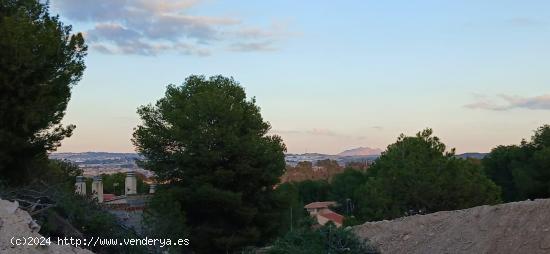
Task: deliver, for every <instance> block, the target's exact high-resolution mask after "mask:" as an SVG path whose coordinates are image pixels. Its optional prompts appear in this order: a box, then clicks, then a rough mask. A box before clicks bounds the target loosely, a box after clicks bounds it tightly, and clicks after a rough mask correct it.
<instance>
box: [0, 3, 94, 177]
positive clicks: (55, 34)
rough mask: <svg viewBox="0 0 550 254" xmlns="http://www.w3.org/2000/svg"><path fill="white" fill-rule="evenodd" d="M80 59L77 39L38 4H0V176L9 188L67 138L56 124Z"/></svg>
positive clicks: (81, 48) (78, 72) (75, 79)
mask: <svg viewBox="0 0 550 254" xmlns="http://www.w3.org/2000/svg"><path fill="white" fill-rule="evenodd" d="M85 55H86V45H85V44H84V39H83V37H82V35H81V34H80V33H78V34H75V35H72V34H71V26H66V25H64V24H63V23H61V22H60V21H59V17H58V16H53V15H51V14H50V13H49V11H48V6H47V4H45V3H44V2H43V1H37V0H2V1H0V175H1V176H2V178H4V179H5V180H6V181H8V182H9V183H10V184H15V185H17V184H21V183H23V182H26V181H28V180H29V178H30V177H31V174H33V173H35V172H36V171H37V170H39V168H41V167H43V166H45V165H47V163H48V162H47V156H46V152H47V151H53V150H55V149H56V148H57V147H58V146H59V143H60V141H61V140H62V139H63V138H65V137H68V136H70V135H71V133H72V131H73V129H74V126H73V125H68V126H62V125H61V124H60V122H61V119H62V118H63V116H64V113H65V109H66V107H67V103H68V102H69V98H70V96H71V87H72V86H73V85H75V84H76V83H77V82H78V81H79V80H80V78H81V76H82V73H83V71H84V56H85Z"/></svg>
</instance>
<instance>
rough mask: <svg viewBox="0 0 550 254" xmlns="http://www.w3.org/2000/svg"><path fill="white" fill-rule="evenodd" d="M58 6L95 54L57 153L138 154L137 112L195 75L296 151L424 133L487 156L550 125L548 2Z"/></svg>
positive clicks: (57, 0)
mask: <svg viewBox="0 0 550 254" xmlns="http://www.w3.org/2000/svg"><path fill="white" fill-rule="evenodd" d="M52 2H53V8H52V11H54V12H56V13H60V15H61V17H62V20H63V21H64V22H66V23H68V24H72V25H73V27H74V30H75V31H82V32H86V37H87V38H88V41H89V44H90V50H89V54H88V57H87V59H86V65H87V69H86V72H85V74H84V77H83V79H82V81H81V82H80V83H79V84H78V86H76V87H75V88H74V90H73V97H72V100H71V102H70V104H69V107H68V111H67V116H66V118H65V123H74V124H76V125H77V129H76V131H75V134H74V136H73V137H71V138H70V139H67V140H66V141H64V142H63V146H62V147H61V149H60V151H74V152H77V151H133V148H132V145H131V143H130V137H131V133H132V129H133V128H134V127H135V126H136V125H137V124H138V122H139V119H138V117H137V115H136V113H135V111H136V108H137V107H138V106H139V105H143V104H148V103H153V102H155V101H156V100H157V99H159V98H160V97H162V95H163V93H164V90H165V87H166V85H168V84H170V83H173V84H179V83H181V82H182V81H183V80H184V79H185V77H187V76H189V75H191V74H204V75H207V76H208V75H216V74H222V75H227V76H233V77H234V78H235V79H236V80H238V81H239V82H241V84H242V85H243V86H244V87H245V88H246V92H247V94H248V95H249V96H255V97H256V98H257V102H258V104H259V106H260V107H261V108H262V114H263V117H264V119H265V120H267V121H269V122H270V123H271V125H272V127H273V133H277V134H280V135H281V136H282V137H283V139H284V141H285V143H286V144H287V147H288V150H289V152H294V153H302V152H305V151H307V152H323V153H337V152H340V151H342V150H344V149H349V148H353V147H357V146H369V147H379V148H385V147H386V146H387V145H388V144H390V143H392V142H394V141H395V139H396V137H397V136H398V135H399V134H400V133H405V134H410V135H412V134H414V133H416V132H417V131H419V130H421V129H423V128H425V127H432V128H433V129H434V131H435V133H436V135H438V136H439V137H441V138H442V139H443V141H444V142H445V143H446V144H447V145H448V146H449V147H456V148H457V151H458V152H470V151H480V152H486V151H489V150H490V149H491V148H492V147H494V146H496V145H499V144H512V143H519V141H520V140H521V138H527V137H529V136H530V135H531V134H532V130H534V129H535V128H536V127H538V126H540V125H542V124H544V123H550V71H549V70H548V69H549V67H550V49H549V46H548V45H550V2H548V1H218V0H208V1H179V0H174V1H130V0H128V1H125V0H110V1H107V0H101V1H100V0H95V1H94V0H86V1H72V0H53V1H52Z"/></svg>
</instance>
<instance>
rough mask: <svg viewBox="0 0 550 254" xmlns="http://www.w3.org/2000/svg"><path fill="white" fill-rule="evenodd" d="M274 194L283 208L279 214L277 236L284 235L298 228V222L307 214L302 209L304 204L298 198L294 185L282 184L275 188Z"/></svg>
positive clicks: (296, 187) (296, 188) (298, 194)
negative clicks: (279, 223) (279, 225)
mask: <svg viewBox="0 0 550 254" xmlns="http://www.w3.org/2000/svg"><path fill="white" fill-rule="evenodd" d="M275 193H276V195H277V197H278V199H279V200H281V203H282V206H283V207H284V208H285V209H284V210H283V211H282V213H281V218H280V222H281V227H280V231H279V235H284V234H286V233H287V232H288V231H290V230H292V229H293V228H297V227H299V226H300V225H299V223H300V221H302V220H303V219H304V218H305V217H307V216H308V214H307V212H306V211H305V209H304V202H303V200H302V199H301V197H300V193H299V190H298V186H297V185H296V184H293V183H283V184H281V185H279V186H277V189H276V190H275Z"/></svg>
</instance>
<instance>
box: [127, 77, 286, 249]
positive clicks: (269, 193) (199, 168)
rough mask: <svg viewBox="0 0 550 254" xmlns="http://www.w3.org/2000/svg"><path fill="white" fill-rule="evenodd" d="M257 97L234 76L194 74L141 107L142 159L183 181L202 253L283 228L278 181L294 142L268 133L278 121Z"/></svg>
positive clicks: (163, 175)
mask: <svg viewBox="0 0 550 254" xmlns="http://www.w3.org/2000/svg"><path fill="white" fill-rule="evenodd" d="M255 103H256V101H255V99H250V100H249V99H247V98H246V93H245V91H244V89H243V88H242V87H241V86H240V85H239V84H238V83H237V82H236V81H235V80H233V79H232V78H227V77H223V76H213V77H210V78H205V77H204V76H190V77H188V78H187V79H186V80H185V82H184V83H183V84H182V85H181V86H174V85H170V86H168V88H167V90H166V94H165V97H164V98H162V99H160V100H158V101H157V102H156V104H155V105H147V106H143V107H140V108H139V109H138V114H139V115H140V117H141V119H142V124H141V125H139V126H138V127H137V128H136V129H135V132H134V138H133V142H134V144H135V146H136V148H137V150H138V152H139V153H141V154H142V155H144V157H145V158H146V159H145V160H144V161H143V162H141V165H142V166H144V167H145V168H146V169H149V170H152V171H154V172H155V174H156V176H157V177H158V180H159V181H161V182H167V183H169V184H171V185H173V186H177V187H180V188H182V192H181V193H183V195H181V196H177V197H178V200H177V202H174V203H177V204H181V212H182V213H183V212H184V211H185V216H186V219H185V221H186V222H187V227H188V229H189V233H190V236H191V242H192V243H193V244H192V247H193V248H194V249H195V251H197V252H199V253H223V252H232V251H235V250H238V249H239V248H241V247H243V246H246V245H254V244H260V243H262V242H265V241H266V240H268V239H269V238H271V237H272V236H273V235H274V234H275V233H277V231H278V230H279V225H278V221H279V219H280V212H279V210H280V208H281V207H280V205H279V203H278V202H277V198H276V195H275V194H274V186H275V185H276V184H277V183H278V182H279V177H280V176H281V175H282V174H283V171H284V168H285V161H284V152H285V151H286V148H285V146H284V144H283V142H282V140H281V138H280V137H278V136H270V135H267V133H268V131H269V129H270V125H269V123H267V122H265V121H264V120H263V119H262V116H261V114H260V108H259V107H258V106H257V105H256V104H255ZM161 190H162V189H161ZM153 204H154V203H153ZM165 205H171V204H170V203H169V204H165ZM175 208H177V207H175Z"/></svg>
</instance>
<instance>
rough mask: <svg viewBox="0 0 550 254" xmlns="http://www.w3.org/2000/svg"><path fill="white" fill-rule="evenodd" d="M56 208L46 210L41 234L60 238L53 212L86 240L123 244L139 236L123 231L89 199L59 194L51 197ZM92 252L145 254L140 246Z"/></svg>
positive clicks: (62, 192)
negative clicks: (114, 240) (111, 240)
mask: <svg viewBox="0 0 550 254" xmlns="http://www.w3.org/2000/svg"><path fill="white" fill-rule="evenodd" d="M53 199H54V200H55V201H56V207H55V208H54V209H53V210H49V211H48V212H46V213H45V216H44V217H42V220H43V221H42V223H41V224H42V225H43V227H42V231H41V233H43V234H44V235H48V236H60V237H63V236H64V235H62V234H60V233H59V231H60V230H59V229H58V227H59V222H58V220H55V219H54V218H55V217H53V216H54V212H55V213H57V214H59V215H61V216H62V217H63V218H65V219H66V220H67V221H68V222H69V223H70V224H71V225H72V226H74V227H75V228H76V229H78V230H79V231H80V232H81V233H82V234H83V235H84V237H86V238H88V239H89V238H90V237H95V238H97V237H100V238H103V239H118V240H119V241H123V239H127V238H138V236H137V235H136V234H135V233H133V232H131V231H128V230H126V229H124V228H122V227H121V226H120V225H119V224H118V223H117V221H116V218H115V217H114V216H113V215H111V214H109V213H108V212H106V211H103V210H101V207H99V206H98V204H97V203H96V202H94V201H92V200H91V199H88V198H85V197H81V196H78V195H75V194H74V193H72V192H66V191H61V192H58V193H56V194H55V195H54V196H53ZM91 249H92V251H94V252H97V253H129V254H130V253H147V249H146V248H145V247H143V246H124V245H123V246H107V245H105V246H102V245H99V246H93V247H92V248H91Z"/></svg>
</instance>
